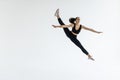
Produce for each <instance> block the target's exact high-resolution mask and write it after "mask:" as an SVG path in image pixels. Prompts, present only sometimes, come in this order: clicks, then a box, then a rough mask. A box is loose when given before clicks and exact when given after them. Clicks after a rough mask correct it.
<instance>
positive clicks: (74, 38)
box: [52, 9, 102, 60]
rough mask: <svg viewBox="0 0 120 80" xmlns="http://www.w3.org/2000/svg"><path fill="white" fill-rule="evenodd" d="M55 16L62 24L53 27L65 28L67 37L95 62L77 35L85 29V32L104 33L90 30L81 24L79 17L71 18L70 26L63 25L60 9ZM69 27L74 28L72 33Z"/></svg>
mask: <svg viewBox="0 0 120 80" xmlns="http://www.w3.org/2000/svg"><path fill="white" fill-rule="evenodd" d="M55 16H56V17H57V19H58V22H59V24H60V26H56V25H52V26H53V27H54V28H57V27H59V28H63V30H64V32H65V34H66V36H67V37H68V38H69V39H70V40H71V41H72V42H73V43H74V44H75V45H76V46H78V47H79V48H80V49H81V50H82V52H83V53H85V54H86V55H87V56H88V59H91V60H94V59H93V58H92V56H91V55H90V54H89V53H88V52H87V50H86V49H85V48H84V47H83V46H82V44H81V43H80V41H79V40H78V39H77V35H78V34H79V33H80V31H81V29H85V30H89V31H92V32H95V33H98V34H99V33H102V32H99V31H95V30H93V29H90V28H87V27H85V26H83V25H81V24H80V18H79V17H76V18H70V19H69V22H70V24H69V25H65V24H64V23H63V21H62V20H61V18H60V16H59V9H57V10H56V12H55ZM68 27H72V30H71V31H70V30H69V29H68Z"/></svg>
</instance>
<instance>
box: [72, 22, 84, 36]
mask: <svg viewBox="0 0 120 80" xmlns="http://www.w3.org/2000/svg"><path fill="white" fill-rule="evenodd" d="M81 27H82V25H76V24H74V27H73V28H72V33H73V34H74V35H77V34H79V33H80V31H81Z"/></svg>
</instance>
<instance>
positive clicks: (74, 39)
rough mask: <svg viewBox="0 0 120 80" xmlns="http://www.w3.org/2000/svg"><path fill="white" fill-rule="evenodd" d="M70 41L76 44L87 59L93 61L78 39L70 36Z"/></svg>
mask: <svg viewBox="0 0 120 80" xmlns="http://www.w3.org/2000/svg"><path fill="white" fill-rule="evenodd" d="M70 39H71V41H72V42H73V43H74V44H75V45H76V46H78V47H79V48H80V49H81V50H82V52H83V53H85V54H86V55H87V56H88V59H91V60H93V61H94V59H93V58H92V56H91V55H90V54H89V53H88V52H87V50H86V49H85V48H84V47H83V46H82V44H81V43H80V41H79V40H78V39H77V38H76V37H73V36H72V37H70Z"/></svg>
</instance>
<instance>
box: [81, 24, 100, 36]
mask: <svg viewBox="0 0 120 80" xmlns="http://www.w3.org/2000/svg"><path fill="white" fill-rule="evenodd" d="M82 28H83V29H85V30H88V31H92V32H94V33H98V34H100V33H102V32H100V31H96V30H94V29H91V28H88V27H85V26H84V25H82Z"/></svg>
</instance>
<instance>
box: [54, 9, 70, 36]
mask: <svg viewBox="0 0 120 80" xmlns="http://www.w3.org/2000/svg"><path fill="white" fill-rule="evenodd" d="M55 16H56V17H57V19H58V22H59V24H60V25H65V24H64V22H63V21H62V20H61V18H60V16H59V9H57V10H56V12H55ZM63 30H64V32H65V34H66V36H67V37H70V30H69V29H68V28H63Z"/></svg>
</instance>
